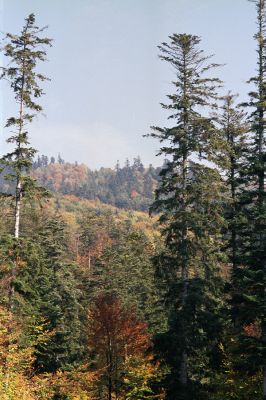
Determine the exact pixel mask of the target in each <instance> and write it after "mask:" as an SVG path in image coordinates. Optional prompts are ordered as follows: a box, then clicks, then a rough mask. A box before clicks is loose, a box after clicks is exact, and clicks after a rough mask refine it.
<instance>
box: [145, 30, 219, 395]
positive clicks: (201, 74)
mask: <svg viewBox="0 0 266 400" xmlns="http://www.w3.org/2000/svg"><path fill="white" fill-rule="evenodd" d="M199 43H200V39H199V38H198V37H197V36H192V35H187V34H180V35H177V34H174V35H172V36H170V43H169V44H168V43H163V44H162V45H161V46H159V49H160V51H161V55H160V58H161V59H162V60H164V61H166V62H168V63H170V64H171V66H172V67H173V68H174V70H175V75H176V79H175V81H174V82H173V85H174V87H175V93H174V94H173V95H169V96H168V98H169V100H170V104H169V105H164V104H163V105H162V106H163V108H165V109H167V110H170V112H171V114H170V116H169V119H171V120H174V121H175V125H174V126H173V127H171V128H160V127H153V133H152V134H151V136H153V137H155V138H157V139H159V140H160V142H163V143H165V145H164V146H162V147H161V150H160V154H163V155H165V156H166V157H167V158H168V160H167V161H166V163H165V166H164V168H163V169H162V171H161V173H160V176H161V182H160V186H159V189H158V190H157V191H156V200H155V203H154V205H153V207H152V210H156V211H159V212H161V217H160V221H161V223H162V224H163V227H164V229H163V234H164V236H165V243H166V249H167V251H166V253H165V256H164V257H162V258H161V259H162V261H161V264H162V266H161V268H162V269H164V273H166V270H168V271H169V272H168V286H169V296H170V297H169V298H170V303H172V305H173V306H172V307H171V310H172V313H171V314H172V317H171V320H170V336H171V340H172V343H174V345H173V344H172V346H174V347H176V349H175V351H173V350H174V349H173V348H171V350H170V352H169V357H170V364H171V367H172V373H173V381H174V383H173V385H174V386H172V393H173V392H175V393H176V392H177V391H178V392H179V396H180V398H183V397H182V393H183V395H184V396H185V398H187V397H186V396H190V395H191V394H189V386H190V385H189V382H191V380H192V379H193V373H194V368H193V364H195V362H196V361H198V362H199V359H198V358H197V356H196V354H197V353H198V354H200V348H201V356H202V357H203V359H204V358H205V359H206V357H207V353H208V351H210V349H208V345H207V342H208V341H209V348H211V347H212V346H213V343H214V342H215V337H214V336H213V333H214V332H216V333H217V326H218V325H219V324H218V319H219V317H218V314H217V310H218V309H219V296H218V297H217V293H218V292H219V290H218V286H216V284H217V281H218V280H219V279H218V277H217V271H216V269H217V266H219V260H221V253H220V248H221V238H220V228H221V226H223V224H224V221H223V216H222V212H223V208H222V201H223V195H222V190H223V183H222V180H221V178H220V175H219V173H218V171H217V170H215V169H211V168H209V167H207V166H205V165H204V164H201V163H200V162H195V161H193V159H194V160H197V159H198V160H199V159H201V158H204V159H213V155H214V149H215V148H217V146H218V144H217V140H218V135H216V131H215V128H214V125H213V123H212V121H211V119H210V118H207V117H206V116H205V115H203V114H201V113H200V110H203V108H205V109H206V108H208V107H209V108H210V107H214V106H215V102H216V99H217V93H216V91H217V87H219V86H220V84H221V81H220V80H219V79H217V78H213V77H208V76H207V73H208V72H210V71H211V70H212V69H213V68H215V67H217V64H213V63H209V62H208V60H209V58H210V57H208V56H205V55H204V54H203V51H202V50H200V49H199ZM169 158H170V159H169ZM210 310H212V314H213V315H212V316H211V314H210ZM208 318H211V319H212V323H213V327H212V329H213V332H212V333H211V332H210V331H209V328H208V323H207V320H208ZM205 322H206V323H205ZM217 324H218V325H217ZM215 326H216V327H215ZM208 331H209V332H208ZM197 332H198V334H197ZM207 332H208V334H209V335H210V336H208V334H207ZM206 338H207V339H206ZM216 339H217V338H216ZM168 343H169V341H168ZM170 346H171V345H170ZM204 348H205V350H204ZM207 349H208V350H207ZM204 352H205V354H204ZM193 357H194V361H193ZM203 359H202V360H203ZM202 360H201V361H202ZM205 368H206V370H207V369H208V367H207V365H206V366H205ZM199 375H200V374H198V375H197V378H196V380H198V381H200V376H199ZM178 381H179V384H181V386H179V389H177V387H178ZM174 398H175V399H176V398H177V397H174Z"/></svg>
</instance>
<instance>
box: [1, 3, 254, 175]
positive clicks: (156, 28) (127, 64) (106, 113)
mask: <svg viewBox="0 0 266 400" xmlns="http://www.w3.org/2000/svg"><path fill="white" fill-rule="evenodd" d="M30 13H34V14H35V16H36V23H37V25H38V26H40V27H43V26H46V25H48V28H47V30H46V32H45V34H46V36H48V37H50V38H52V39H53V47H52V48H51V49H48V61H46V62H45V63H42V64H40V65H39V66H38V71H40V72H42V73H44V74H45V75H47V76H48V77H49V78H50V79H51V81H50V82H49V83H47V84H45V93H46V94H45V96H43V97H42V98H41V101H40V102H41V104H42V106H43V109H44V112H43V114H42V115H39V116H38V118H37V119H36V121H35V122H34V123H33V124H31V126H30V127H29V134H30V141H31V143H32V145H33V146H34V147H35V148H37V149H38V151H39V153H40V154H45V155H48V156H52V155H54V156H55V157H56V156H57V155H58V153H60V154H61V156H62V157H63V158H64V159H65V160H66V161H69V162H74V161H78V162H79V163H85V164H86V165H88V166H89V167H90V168H92V169H96V168H100V167H114V166H115V164H116V161H117V160H119V161H120V163H121V164H122V165H123V163H124V162H125V160H126V158H128V159H129V160H130V161H132V159H133V158H134V157H137V156H140V157H141V159H142V161H143V163H144V164H145V165H148V164H150V163H152V164H153V165H156V166H157V165H161V163H162V160H161V159H160V158H159V157H156V153H157V152H158V149H159V146H160V144H159V143H158V142H157V141H156V140H155V139H151V138H144V137H143V135H145V134H148V133H150V131H151V130H150V126H154V125H156V126H167V125H168V124H169V122H168V121H167V117H168V114H167V111H165V110H162V108H161V106H160V103H161V102H165V101H166V95H167V94H170V93H173V91H174V87H173V86H172V85H171V81H172V80H174V78H175V77H174V71H173V69H172V68H171V66H170V65H169V64H168V63H166V62H163V61H161V60H160V59H159V58H158V48H157V46H158V45H159V44H160V43H161V42H165V41H167V40H168V37H169V35H171V34H173V33H191V34H195V35H198V36H200V37H201V39H202V42H201V48H202V49H203V50H204V51H205V52H206V54H215V56H214V57H213V61H215V62H217V63H221V64H225V65H224V66H223V67H221V68H219V70H218V69H217V70H216V73H217V75H218V76H219V77H220V78H221V79H222V80H223V81H224V82H225V87H224V89H223V92H224V93H226V92H227V91H228V90H231V91H232V92H233V93H239V95H240V96H239V98H240V99H244V98H245V96H246V93H247V92H248V91H249V86H248V85H247V84H246V81H247V80H248V79H249V78H250V77H251V76H252V75H253V74H254V71H255V68H256V44H255V41H254V39H253V35H254V33H255V31H256V12H255V7H254V4H252V3H251V2H249V1H248V0H233V1H232V0H75V1H73V0H0V14H1V15H0V24H1V29H0V30H1V32H2V33H3V32H11V33H19V31H20V30H21V28H22V26H23V24H24V18H25V17H26V16H28V15H29V14H30ZM0 62H1V63H3V62H4V60H3V56H2V58H1V61H0ZM0 107H1V110H2V111H1V118H0V123H1V129H0V146H1V149H0V154H3V153H5V152H6V151H7V149H8V147H7V145H6V144H5V140H6V138H7V137H8V136H9V134H10V132H8V129H4V128H3V126H4V124H5V120H6V118H7V117H9V116H11V115H14V114H16V112H17V110H16V105H15V104H14V101H13V97H12V92H10V91H9V89H8V87H7V85H6V84H3V83H2V84H1V96H0Z"/></svg>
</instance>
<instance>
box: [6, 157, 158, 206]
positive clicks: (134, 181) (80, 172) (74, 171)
mask: <svg viewBox="0 0 266 400" xmlns="http://www.w3.org/2000/svg"><path fill="white" fill-rule="evenodd" d="M160 170H161V168H154V167H153V166H152V165H149V167H148V168H145V167H144V166H143V164H142V162H141V159H140V157H136V158H135V159H134V160H133V163H132V165H130V162H129V161H128V160H126V162H125V165H124V166H122V167H121V166H120V164H119V162H117V164H116V166H115V168H113V169H112V168H100V169H99V170H95V171H92V170H90V169H89V168H88V167H87V166H86V165H84V164H81V165H79V164H78V163H77V162H76V163H75V164H71V163H69V162H65V161H64V159H63V158H62V157H61V156H60V155H58V157H57V160H56V159H55V157H51V158H50V159H49V158H48V157H47V156H45V155H42V156H38V157H37V158H36V160H35V161H33V165H32V177H33V178H35V179H36V180H37V181H38V182H39V184H40V185H41V186H42V187H44V188H46V189H48V190H50V191H51V192H54V193H63V194H72V195H74V196H78V197H80V198H85V199H89V200H99V201H101V202H103V203H106V204H111V205H113V206H116V207H118V208H127V209H131V210H140V211H148V210H149V207H150V205H151V203H152V201H153V200H154V191H155V189H156V188H157V186H158V181H159V172H160ZM10 171H11V169H10ZM10 171H9V172H10ZM4 176H5V174H4V173H2V174H0V185H1V188H2V192H5V193H12V190H13V191H14V184H12V182H7V181H5V179H4Z"/></svg>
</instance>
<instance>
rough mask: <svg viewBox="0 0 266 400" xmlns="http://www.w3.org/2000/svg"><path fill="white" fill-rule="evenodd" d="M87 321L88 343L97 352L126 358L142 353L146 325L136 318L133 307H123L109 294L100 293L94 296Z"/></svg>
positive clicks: (144, 346) (146, 343) (146, 341)
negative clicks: (88, 323) (88, 325)
mask: <svg viewBox="0 0 266 400" xmlns="http://www.w3.org/2000/svg"><path fill="white" fill-rule="evenodd" d="M89 320H90V322H91V324H90V325H91V326H90V332H89V344H90V347H92V348H93V350H95V351H96V352H97V353H98V354H107V353H110V354H109V356H112V354H113V355H114V356H115V358H117V357H122V358H123V359H126V358H127V357H128V356H131V355H137V354H141V353H143V352H145V350H146V349H147V348H148V346H149V335H148V334H147V331H146V330H147V325H146V324H145V323H144V322H140V321H139V320H138V319H137V317H136V315H135V312H134V310H133V309H127V310H126V309H124V308H123V307H122V305H121V303H120V301H119V300H118V299H117V298H116V297H114V296H113V295H109V294H107V295H106V294H103V295H100V296H99V297H98V298H97V299H96V301H95V307H94V309H93V310H92V311H91V312H90V313H89ZM108 358H109V357H108Z"/></svg>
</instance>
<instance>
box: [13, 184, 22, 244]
mask: <svg viewBox="0 0 266 400" xmlns="http://www.w3.org/2000/svg"><path fill="white" fill-rule="evenodd" d="M21 197H22V192H21V179H20V177H19V178H18V179H17V186H16V205H15V232H14V235H15V238H16V239H18V238H19V228H20V206H21Z"/></svg>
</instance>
